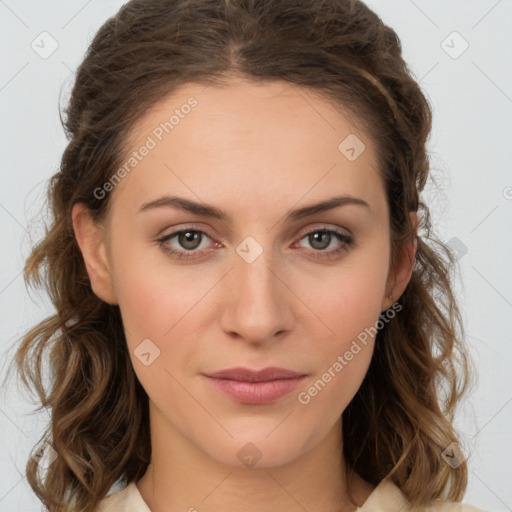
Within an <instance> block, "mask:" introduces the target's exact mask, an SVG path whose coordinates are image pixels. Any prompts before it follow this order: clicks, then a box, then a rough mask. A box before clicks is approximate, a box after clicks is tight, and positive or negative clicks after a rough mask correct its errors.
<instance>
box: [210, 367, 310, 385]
mask: <svg viewBox="0 0 512 512" xmlns="http://www.w3.org/2000/svg"><path fill="white" fill-rule="evenodd" d="M205 375H206V376H207V377H214V378H216V379H229V380H237V381H241V382H266V381H269V380H277V379H296V378H297V377H304V376H305V375H306V374H304V373H299V372H294V371H292V370H287V369H286V368H278V367H276V366H269V367H267V368H263V369H261V370H251V369H250V368H242V367H236V368H226V369H225V370H219V371H217V372H213V373H205Z"/></svg>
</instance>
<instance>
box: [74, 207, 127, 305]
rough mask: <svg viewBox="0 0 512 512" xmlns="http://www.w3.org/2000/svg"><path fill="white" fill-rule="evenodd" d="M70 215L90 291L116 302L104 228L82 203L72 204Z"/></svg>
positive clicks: (101, 297) (110, 301)
mask: <svg viewBox="0 0 512 512" xmlns="http://www.w3.org/2000/svg"><path fill="white" fill-rule="evenodd" d="M71 216H72V219H73V229H74V232H75V237H76V241H77V243H78V246H79V247H80V251H81V252H82V256H83V258H84V262H85V267H86V269H87V273H88V274H89V279H90V281H91V287H92V291H93V292H94V294H95V295H96V296H97V297H98V298H100V299H101V300H103V301H105V302H107V303H109V304H112V305H115V304H117V296H116V294H115V292H114V288H113V285H112V276H111V271H110V266H109V261H108V258H107V251H106V248H105V228H104V227H103V226H98V225H97V224H96V223H95V222H94V221H93V219H92V217H91V214H90V211H89V209H88V208H87V206H85V204H83V203H77V204H75V205H74V206H73V210H72V214H71Z"/></svg>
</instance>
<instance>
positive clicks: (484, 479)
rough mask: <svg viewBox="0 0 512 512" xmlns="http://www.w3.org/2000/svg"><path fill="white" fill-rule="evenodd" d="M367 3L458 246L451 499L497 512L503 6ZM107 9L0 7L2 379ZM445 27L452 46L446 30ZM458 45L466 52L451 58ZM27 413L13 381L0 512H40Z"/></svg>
mask: <svg viewBox="0 0 512 512" xmlns="http://www.w3.org/2000/svg"><path fill="white" fill-rule="evenodd" d="M368 4H369V6H370V7H372V8H373V9H374V10H375V11H376V12H377V13H378V14H379V15H380V16H381V17H382V18H383V20H384V21H385V22H386V23H388V24H389V25H391V26H392V27H393V28H394V29H395V30H396V31H397V33H398V35H399V37H400V38H401V40H402V43H403V48H404V53H405V57H406V60H407V61H408V62H409V64H410V67H411V69H412V71H413V72H414V74H415V76H416V78H417V79H418V80H420V82H421V85H422V87H423V88H424V90H425V92H426V94H427V96H428V97H429V100H430V102H431V104H432V106H433V109H434V116H435V118H434V130H433V134H432V137H431V140H430V144H429V147H430V150H431V152H432V167H433V173H434V175H435V177H436V182H437V185H436V187H432V186H431V187H430V188H429V193H428V195H426V197H429V198H431V200H432V202H431V208H432V210H433V216H434V221H436V222H437V225H438V232H439V233H440V235H441V238H442V239H443V240H445V241H449V240H451V239H453V238H454V237H456V238H457V239H458V240H459V241H460V242H459V246H460V244H461V243H462V244H463V246H462V247H464V246H465V247H466V248H467V253H466V254H464V255H462V253H461V258H460V260H459V265H460V275H461V286H459V287H458V291H459V292H458V293H459V295H460V297H461V301H462V307H463V312H464V317H465V320H466V330H467V334H468V339H467V342H468V345H469V346H470V349H471V354H472V357H473V358H474V360H475V362H476V366H477V368H478V371H479V375H478V380H477V383H476V386H475V387H474V390H473V392H472V394H471V395H470V396H469V399H468V400H467V402H466V403H465V404H464V406H463V407H462V409H461V411H460V413H461V414H460V416H459V419H458V420H457V422H456V426H457V427H458V428H459V429H460V431H461V432H462V434H463V435H464V436H465V443H464V447H465V450H466V452H467V455H468V456H469V468H470V471H469V486H468V491H467V493H466V496H465V498H464V500H463V501H464V502H467V503H471V504H473V505H475V506H478V507H480V508H485V509H487V510H489V511H491V510H492V511H511V510H512V487H511V486H510V482H511V481H512V479H511V474H512V471H511V470H510V464H509V461H510V458H511V456H512V441H511V435H510V434H511V430H512V429H511V426H512V421H511V419H512V403H511V401H512V386H511V381H512V378H511V377H510V366H511V362H512V340H511V337H510V327H511V320H512V278H511V273H510V262H511V255H512V236H511V233H512V230H511V220H512V171H511V169H512V156H511V142H512V140H511V129H510V120H511V119H512V68H511V65H510V63H511V62H512V30H511V29H512V1H511V0H499V1H497V0H479V1H476V0H465V1H463V0H450V1H443V0H430V1H426V0H415V1H413V0H386V1H384V0H371V1H369V2H368ZM121 5H122V2H121V1H120V0H118V1H116V0H102V1H101V2H100V1H99V0H89V1H83V2H81V1H80V2H79V1H66V2H65V1H64V0H58V1H57V0H56V1H53V2H48V1H44V0H38V1H36V0H31V1H29V0H23V1H18V2H15V1H14V0H0V38H1V39H0V40H1V47H0V52H1V59H2V60H1V68H0V106H1V113H2V122H1V133H0V141H1V155H2V160H1V165H0V179H1V184H2V187H1V191H0V240H1V241H2V248H3V250H2V251H1V254H0V258H1V271H0V308H1V310H0V311H1V323H0V329H1V336H0V351H1V352H2V361H4V362H5V365H4V368H3V370H2V372H3V373H2V376H3V375H4V374H5V371H6V365H8V363H9V359H8V357H9V355H10V354H11V353H9V354H8V353H7V349H8V348H9V347H10V346H12V345H13V343H14V342H15V341H16V340H17V339H19V337H20V336H21V335H22V334H23V333H24V332H25V331H26V330H27V329H28V328H29V327H31V326H33V325H34V324H35V323H36V322H37V321H39V320H41V319H43V318H44V317H46V316H48V315H49V314H50V313H52V310H51V308H50V306H49V301H48V300H47V299H45V298H44V297H43V296H42V295H33V296H32V297H33V298H31V296H30V295H29V294H28V292H27V290H26V288H25V286H24V283H23V277H22V275H21V271H22V266H23V261H24V259H25V257H26V255H27V254H28V250H29V246H30V241H31V239H30V236H31V235H32V236H33V238H34V239H37V238H38V237H39V235H40V233H41V226H40V225H41V217H40V212H39V209H40V207H41V205H42V196H43V193H44V185H45V180H47V179H48V178H49V177H50V176H51V175H52V174H53V173H54V172H56V171H57V170H58V166H59V160H60V156H61V154H62V151H63V150H64V148H65V145H66V139H65V137H64V134H63V131H62V128H61V126H60V122H59V116H58V101H59V93H60V92H61V90H62V98H63V101H64V100H65V99H66V98H67V94H68V92H69V89H70V86H71V83H72V79H73V71H74V70H75V69H76V67H77V66H78V64H79V63H80V62H81V60H82V58H83V55H84V52H85V50H86V48H87V46H88V43H89V42H90V40H91V39H92V37H93V35H94V34H95V32H96V31H97V29H98V28H99V27H100V25H101V24H102V23H103V22H104V21H105V20H106V19H107V18H108V17H109V16H111V15H113V14H114V13H115V12H116V11H117V10H118V9H119V7H120V6H121ZM43 31H47V32H49V33H50V34H51V35H52V37H53V38H55V40H56V41H57V42H58V45H59V46H58V48H57V50H56V51H55V52H54V53H53V54H52V55H51V56H50V57H48V58H47V59H43V58H41V57H40V56H39V55H38V54H37V53H36V52H35V51H34V50H33V49H32V48H31V43H32V41H33V40H36V41H37V38H38V36H39V35H40V34H41V32H43ZM454 31H457V32H458V33H459V34H460V36H462V38H463V39H461V38H459V37H458V36H456V35H455V36H453V35H450V34H452V33H453V32H454ZM448 36H450V37H448ZM447 37H448V39H447ZM464 40H465V41H467V43H468V44H469V47H468V49H467V50H466V51H465V52H464V53H463V54H462V55H460V56H458V58H452V56H456V55H457V54H458V53H459V52H460V50H461V49H463V47H464V46H463V45H464V44H465V43H464ZM443 41H446V42H445V43H444V45H443V43H442V42H443ZM443 46H444V49H443ZM445 50H446V51H445ZM447 51H448V52H451V53H452V56H450V55H449V54H448V53H447ZM32 221H33V222H35V224H32V227H29V223H31V222H32ZM452 243H453V242H452ZM30 410H31V406H30V404H29V403H27V401H26V399H24V398H23V397H22V396H21V395H20V394H19V393H18V392H17V391H16V388H15V386H13V385H10V386H9V387H8V388H7V389H6V390H5V391H4V393H3V396H2V400H1V401H0V432H2V435H1V436H0V460H1V465H0V511H9V512H11V511H19V512H23V511H35V510H40V509H41V508H40V506H39V504H38V502H37V501H36V499H35V498H34V497H33V496H32V493H31V491H30V489H29V486H28V484H27V483H26V480H25V479H24V477H23V474H24V465H25V460H26V458H27V456H28V454H29V452H30V450H31V447H32V446H33V445H34V444H35V443H36V441H37V440H38V438H39V434H40V432H41V428H42V426H43V424H44V420H45V415H44V413H43V414H40V415H28V412H29V411H30Z"/></svg>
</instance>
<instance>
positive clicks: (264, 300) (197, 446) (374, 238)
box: [73, 79, 416, 512]
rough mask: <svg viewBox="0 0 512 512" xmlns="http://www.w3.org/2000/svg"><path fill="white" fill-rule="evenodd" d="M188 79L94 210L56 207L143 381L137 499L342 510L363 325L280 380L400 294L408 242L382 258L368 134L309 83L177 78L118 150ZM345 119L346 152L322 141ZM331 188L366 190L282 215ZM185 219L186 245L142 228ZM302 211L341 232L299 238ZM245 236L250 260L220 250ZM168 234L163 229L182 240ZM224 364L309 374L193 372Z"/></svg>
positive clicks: (356, 492)
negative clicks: (249, 460) (207, 212)
mask: <svg viewBox="0 0 512 512" xmlns="http://www.w3.org/2000/svg"><path fill="white" fill-rule="evenodd" d="M191 96H193V97H194V98H196V99H197V101H198V105H197V106H196V107H195V108H194V109H192V111H191V112H190V114H188V115H187V116H185V117H184V119H181V120H180V123H179V125H177V126H176V127H175V128H174V130H173V131H172V132H170V133H169V134H167V135H165V136H164V138H163V140H162V141H161V142H159V143H158V145H157V146H156V147H155V148H154V149H152V150H151V151H150V152H149V154H148V155H147V156H146V157H144V159H143V160H142V161H141V162H140V163H138V165H137V167H136V168H135V169H134V170H132V171H131V173H130V174H129V175H127V176H126V177H125V178H124V179H123V180H122V181H121V183H119V184H118V185H117V186H116V187H115V189H114V190H113V191H112V192H110V194H111V196H110V200H111V201H112V209H111V212H110V214H109V216H108V217H107V219H106V222H105V223H104V224H103V225H100V226H96V225H94V223H93V222H92V220H91V218H90V216H89V214H88V212H87V209H86V208H84V206H83V205H81V204H77V205H75V207H74V209H73V224H74V229H75V234H76V238H77V241H78V243H79V245H80V248H81V250H82V254H83V256H84V260H85V263H86V266H87V271H88V273H89V277H90V280H91V286H92V288H93V291H94V292H95V293H96V295H97V296H98V297H100V298H101V299H102V300H104V301H106V302H109V303H110V304H118V305H119V308H120V310H121V314H122V317H123V323H124V326H125V331H126V337H127V343H128V346H129V349H130V354H131V358H132V363H133V366H134V369H135V372H136V374H137V376H138V378H139V380H140V382H141V383H142V385H143V386H144V388H145V390H146V391H147V393H148V395H149V397H150V422H151V442H152V447H153V453H152V461H151V464H150V466H149V468H148V471H147V472H146V474H145V475H144V476H143V477H142V479H141V480H139V481H138V482H137V485H138V488H139V490H140V492H141V494H142V497H143V498H144V500H145V501H146V502H147V504H148V505H149V507H150V508H151V510H152V511H153V512H160V511H162V512H163V511H166V512H167V511H171V512H174V511H186V510H189V509H192V507H194V508H195V509H197V510H201V511H216V510H223V511H224V512H235V511H239V510H240V509H241V508H243V509H244V510H245V511H248V512H253V511H254V512H256V511H257V512H262V511H269V512H270V511H277V510H287V511H290V512H295V511H297V512H299V511H303V510H304V509H306V510H325V511H328V512H329V511H331V512H334V511H337V512H338V511H348V510H355V506H354V505H353V504H352V503H351V502H350V500H349V498H348V494H347V488H346V486H345V481H344V475H345V470H346V468H345V463H344V461H343V457H342V456H341V454H342V439H341V429H342V425H341V414H342V412H343V410H344V409H345V408H346V406H347V405H348V403H349V402H350V401H351V399H352V398H353V396H354V395H355V393H356V392H357V390H358V389H359V387H360V385H361V382H362V380H363V378H364V376H365V374H366V371H367V369H368V366H369V363H370V360H371V357H372V353H373V346H374V340H373V339H372V338H371V337H370V338H368V342H367V345H366V346H364V345H362V344H361V347H362V350H361V351H360V352H359V353H358V354H357V355H355V356H354V358H353V359H352V360H351V361H350V362H349V363H348V364H347V365H346V366H345V367H344V368H343V370H342V371H341V372H339V373H337V374H336V377H334V378H332V380H331V381H330V382H329V383H328V384H327V385H326V386H325V387H324V389H323V390H322V391H321V392H319V393H318V394H317V395H316V396H315V397H313V398H312V399H311V401H310V402H309V403H308V404H305V405H304V404H301V403H299V401H298V399H297V395H298V393H299V392H301V391H304V390H306V391H307V390H308V389H309V388H310V387H311V386H312V384H313V383H314V382H316V381H317V380H318V379H320V378H321V377H322V375H323V374H324V373H325V372H326V371H327V369H328V368H329V367H332V365H333V364H334V362H335V361H336V360H337V357H338V356H339V355H343V354H344V353H345V352H346V351H347V350H348V349H349V347H350V346H351V343H352V342H353V340H355V339H356V337H357V336H358V334H360V333H361V332H363V331H364V329H365V328H367V327H370V326H373V325H374V324H375V322H376V321H377V320H378V318H379V314H380V312H381V311H384V310H386V309H387V308H389V307H391V305H392V304H393V303H394V302H395V301H396V300H397V298H398V297H399V296H400V295H401V293H402V292H403V290H404V289H405V287H406V285H407V282H408V281H409V279H410V276H411V272H412V265H413V259H414V253H415V248H416V246H415V243H414V242H413V241H411V242H410V244H408V245H406V246H405V247H404V249H403V251H402V254H401V257H400V259H399V260H398V261H397V262H396V263H395V264H394V265H392V264H391V261H390V241H389V239H390V231H389V220H388V219H389V212H388V206H387V201H386V195H385V188H384V183H383V181H382V178H381V176H380V175H379V172H378V169H377V152H376V147H375V145H374V143H373V141H372V140H371V139H370V137H369V136H368V135H367V134H366V133H364V131H361V129H360V128H359V127H358V126H359V123H356V122H355V121H356V120H355V119H354V118H353V117H352V116H350V115H349V114H348V111H347V112H346V113H345V115H341V113H340V112H338V111H336V110H335V109H334V108H333V106H332V105H331V104H330V103H328V102H327V101H326V100H324V99H322V98H320V97H317V96H316V95H315V94H314V93H313V92H311V91H309V92H308V91H306V90H304V89H299V88H297V87H292V86H290V85H287V84H284V83H282V82H267V83H265V84H255V83H252V82H248V81H244V80H241V79H233V80H232V81H231V82H230V83H229V85H228V86H226V87H214V86H209V87H205V86H204V85H199V84H192V83H191V84H186V85H185V86H182V87H181V88H180V89H178V90H177V91H174V92H173V94H171V95H170V96H168V97H166V98H163V99H162V100H161V101H160V102H159V103H158V104H157V105H156V106H155V107H154V108H152V109H151V110H150V111H148V112H146V114H145V115H144V117H143V118H142V119H141V121H140V122H139V123H138V124H137V125H136V126H135V127H134V130H133V135H134V137H133V150H136V149H137V148H139V147H140V146H141V145H142V144H144V141H146V139H147V137H148V135H150V134H151V133H152V130H154V128H155V127H156V126H158V125H159V124H160V123H161V122H163V121H164V120H166V119H168V118H169V116H170V114H172V111H173V110H174V109H176V108H180V106H182V105H183V104H185V103H186V102H187V100H188V99H189V98H190V97H191ZM350 134H356V135H357V137H358V138H359V139H360V140H361V141H363V142H364V144H365V146H366V150H365V151H364V152H363V153H362V154H361V155H360V156H359V157H358V158H357V159H356V160H355V161H349V160H348V159H347V158H346V157H345V156H344V155H343V154H342V153H341V152H340V151H339V150H338V145H339V144H340V142H341V141H343V140H344V139H345V138H346V137H347V136H348V135H350ZM164 194H169V195H176V196H180V197H184V198H187V199H190V200H194V201H199V202H204V203H208V204H210V205H214V206H215V207H216V208H218V209H219V210H222V211H224V212H226V213H227V214H229V215H231V216H232V219H231V220H230V221H221V220H218V219H213V218H209V217H204V216H201V215H198V214H191V213H188V212H184V211H180V210H178V209H176V208H172V207H161V208H155V209H151V210H148V211H144V212H140V211H139V210H140V208H141V205H143V204H144V203H146V202H148V201H151V200H154V199H156V198H159V197H161V196H163V195H164ZM338 195H348V196H351V197H355V198H360V199H363V200H364V201H366V202H367V203H368V205H369V207H365V206H361V205H356V204H347V205H344V206H340V207H337V208H334V209H331V210H329V211H325V212H322V213H317V214H314V215H311V216H309V217H307V218H303V219H301V220H296V221H290V220H286V219H285V215H286V214H287V213H288V212H289V211H290V210H292V209H297V208H300V207H303V206H306V205H310V204H314V203H317V202H320V201H323V200H326V199H328V198H331V197H333V196H338ZM185 228H189V229H194V230H202V231H205V232H206V233H207V235H203V239H202V241H200V240H199V241H200V242H201V243H200V244H199V241H198V242H197V244H196V247H198V248H197V249H195V252H196V255H199V257H197V258H195V259H189V260H180V259H177V258H175V257H172V256H170V255H169V254H167V253H166V252H165V251H164V250H163V246H162V245H161V244H159V242H158V241H157V239H158V238H162V237H163V236H165V235H170V234H171V233H172V232H176V231H178V230H180V229H185ZM313 228H315V229H317V230H318V231H320V232H321V231H322V229H323V230H325V229H338V230H339V231H341V232H342V233H345V234H346V233H349V234H352V236H353V238H354V244H353V245H350V246H346V247H344V244H343V242H340V241H338V240H337V238H336V237H334V236H332V238H331V242H330V243H329V241H328V240H327V241H324V242H322V241H321V240H320V242H317V243H316V244H315V240H314V239H313V240H312V239H311V238H312V237H308V236H307V232H308V231H309V230H311V229H313ZM248 236H251V237H253V238H254V239H255V240H256V241H257V242H258V244H259V245H260V246H261V248H262V249H263V252H262V254H261V255H259V256H258V257H257V258H256V259H255V261H253V262H252V263H248V262H247V261H246V260H244V259H243V258H242V257H241V256H240V255H239V254H238V253H237V252H236V249H237V247H238V246H239V245H240V243H241V242H242V241H243V240H244V239H245V238H246V237H248ZM179 241H180V240H179V238H178V237H177V236H175V237H174V238H172V239H169V240H167V242H165V243H164V246H165V245H166V246H171V247H172V248H174V249H176V250H178V251H181V252H187V250H186V248H184V246H183V245H180V243H179ZM181 241H182V243H183V239H182V240H181ZM322 243H323V244H324V245H323V246H322ZM339 247H342V251H341V252H340V253H339V254H337V255H336V256H335V257H332V258H328V257H326V256H325V253H326V252H329V251H331V252H332V251H334V250H335V249H337V248H339ZM322 251H323V252H322ZM315 255H316V256H317V257H315ZM390 293H392V296H393V297H392V298H391V299H390V298H389V294H390ZM397 314H399V313H397ZM144 339H150V340H151V341H152V343H153V344H154V345H155V346H157V347H158V349H159V350H160V355H159V357H157V358H156V359H155V360H154V361H153V362H152V363H151V364H150V365H148V366H146V365H144V364H143V363H142V362H141V361H140V360H139V359H138V358H137V357H136V356H135V353H134V351H135V349H136V348H137V347H138V346H139V344H140V343H141V342H142V340H144ZM113 342H114V340H113ZM233 366H246V367H250V368H258V369H259V368H263V367H266V366H278V367H284V368H288V369H292V370H295V371H299V372H301V373H306V374H307V375H308V377H307V379H306V380H305V382H304V383H303V384H302V385H301V386H300V387H299V388H297V389H296V390H295V391H293V392H291V393H290V394H288V395H286V396H285V397H283V398H281V399H279V400H277V401H275V402H273V403H271V404H265V405H249V404H242V403H239V402H235V401H234V400H232V399H230V398H228V397H226V396H224V395H223V394H221V393H219V392H218V391H217V390H215V389H213V388H212V387H211V386H210V385H209V383H208V382H207V380H206V378H205V377H204V376H203V375H202V373H203V372H212V371H216V370H220V369H224V368H229V367H233ZM247 443H252V444H253V445H254V446H255V447H256V448H257V450H258V452H257V453H259V455H260V457H261V458H260V459H259V460H258V461H257V463H256V465H254V466H252V467H248V466H246V465H245V464H244V463H243V462H242V461H241V460H240V459H239V457H238V456H237V453H238V452H239V451H240V450H241V449H242V448H243V447H244V446H246V444H247ZM245 449H247V447H246V448H245ZM373 489H374V487H373V486H372V485H370V484H369V483H367V482H365V481H363V480H362V479H361V478H359V477H356V478H354V480H353V481H352V482H351V491H352V494H353V496H354V497H355V499H356V501H357V503H358V505H359V506H361V505H362V504H363V503H364V501H365V500H366V499H367V497H368V496H369V494H370V493H371V492H372V490H373ZM192 510H193V509H192Z"/></svg>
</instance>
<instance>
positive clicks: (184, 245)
mask: <svg viewBox="0 0 512 512" xmlns="http://www.w3.org/2000/svg"><path fill="white" fill-rule="evenodd" d="M174 238H175V239H176V243H177V245H178V247H177V248H176V246H173V245H172V244H171V243H170V242H171V240H172V239H174ZM205 238H210V237H209V236H208V234H207V233H205V232H204V231H201V230H198V229H182V230H180V231H175V232H174V233H170V234H169V235H166V236H165V237H163V238H160V239H158V243H159V244H160V247H161V248H162V250H163V251H164V252H166V253H167V254H170V255H171V256H173V257H176V258H178V259H191V258H197V257H199V256H201V254H200V252H203V251H205V250H206V248H205V247H204V246H201V245H202V242H203V241H204V239H205Z"/></svg>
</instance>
